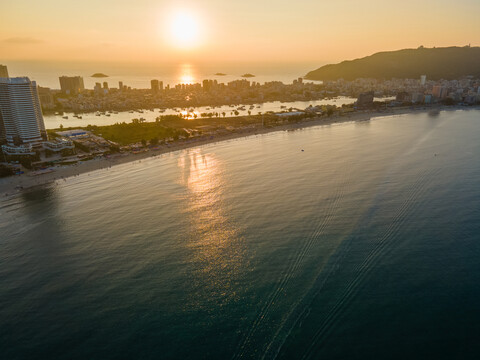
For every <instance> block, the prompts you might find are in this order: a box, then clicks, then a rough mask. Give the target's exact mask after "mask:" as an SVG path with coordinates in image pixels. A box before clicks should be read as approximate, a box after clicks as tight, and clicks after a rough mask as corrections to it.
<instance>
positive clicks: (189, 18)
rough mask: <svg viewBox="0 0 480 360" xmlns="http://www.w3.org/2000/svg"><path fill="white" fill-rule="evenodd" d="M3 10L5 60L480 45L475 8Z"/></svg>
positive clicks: (379, 4) (474, 1)
mask: <svg viewBox="0 0 480 360" xmlns="http://www.w3.org/2000/svg"><path fill="white" fill-rule="evenodd" d="M0 3H1V5H0V7H1V11H0V62H2V61H3V62H6V61H7V60H54V61H59V60H75V61H79V60H80V61H83V60H88V61H119V62H124V61H134V62H137V61H138V62H156V61H164V62H180V61H181V62H184V61H190V62H195V61H197V62H209V61H215V62H219V61H276V62H295V61H298V62H301V61H319V62H325V61H341V60H343V59H352V58H357V57H362V56H366V55H370V54H372V53H374V52H378V51H384V50H396V49H401V48H416V47H418V46H420V45H424V46H426V47H433V46H437V47H440V46H452V45H458V46H463V45H467V44H469V43H471V44H472V46H473V45H480V21H478V16H479V14H480V1H479V0H457V1H455V2H454V1H451V0H449V1H446V0H435V1H433V0H422V1H418V0H416V1H412V0H403V1H386V0H385V1H380V0H366V1H362V0H296V1H292V0H288V1H287V0H241V1H240V0H236V1H228V0H203V1H202V0H197V1H190V2H188V1H162V0H156V1H154V0H136V1H126V0H82V1H76V0H75V1H72V0H63V1H60V0H42V1H37V0H0Z"/></svg>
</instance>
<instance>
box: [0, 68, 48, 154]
mask: <svg viewBox="0 0 480 360" xmlns="http://www.w3.org/2000/svg"><path fill="white" fill-rule="evenodd" d="M0 137H2V138H3V139H5V140H6V141H7V144H8V145H9V146H19V145H35V144H40V143H41V142H42V141H43V140H46V139H47V135H46V131H45V124H44V122H43V115H42V109H41V107H40V100H39V97H38V91H37V84H36V83H35V81H30V79H29V78H28V77H15V78H0Z"/></svg>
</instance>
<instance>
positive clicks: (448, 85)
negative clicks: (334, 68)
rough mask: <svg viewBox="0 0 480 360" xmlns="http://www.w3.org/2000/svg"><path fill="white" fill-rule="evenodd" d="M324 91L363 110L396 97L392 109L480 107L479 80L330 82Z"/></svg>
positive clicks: (424, 78)
mask: <svg viewBox="0 0 480 360" xmlns="http://www.w3.org/2000/svg"><path fill="white" fill-rule="evenodd" d="M324 85H325V91H326V93H327V94H329V95H330V96H339V95H342V96H351V97H357V98H358V103H359V104H360V105H361V106H367V105H369V104H372V103H373V99H374V97H387V96H390V97H395V100H394V101H393V102H392V104H391V105H402V104H408V103H412V104H431V103H436V102H446V103H461V104H467V105H473V104H477V103H480V79H474V78H464V79H461V80H440V81H430V80H427V77H426V76H425V75H422V76H421V77H420V79H391V80H384V81H380V80H376V79H357V80H355V81H345V80H337V81H327V82H325V83H324Z"/></svg>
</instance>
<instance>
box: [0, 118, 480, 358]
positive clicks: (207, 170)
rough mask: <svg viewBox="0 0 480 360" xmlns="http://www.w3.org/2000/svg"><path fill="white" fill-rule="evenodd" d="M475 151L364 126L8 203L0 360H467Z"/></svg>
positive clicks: (95, 179)
mask: <svg viewBox="0 0 480 360" xmlns="http://www.w3.org/2000/svg"><path fill="white" fill-rule="evenodd" d="M479 137H480V111H476V110H472V111H448V112H441V113H440V114H439V115H438V116H431V115H429V114H427V113H421V114H411V115H401V116H391V117H384V118H375V119H372V120H369V121H359V122H355V123H342V124H334V125H328V126H318V127H309V128H304V129H299V130H296V131H284V132H273V133H269V134H264V135H258V136H250V137H247V138H241V139H235V140H230V141H224V142H219V143H216V144H210V145H206V146H201V147H196V148H191V149H187V150H182V151H178V152H174V153H170V154H165V155H163V156H160V157H155V158H150V159H147V160H142V161H141V162H135V163H130V164H123V165H118V166H114V167H112V168H110V169H104V170H99V171H95V172H92V173H88V174H82V175H80V176H77V177H74V178H69V179H67V180H66V181H61V182H57V184H52V185H49V186H45V187H41V188H36V189H34V190H31V191H25V192H21V193H18V194H17V195H14V196H9V197H5V198H3V199H2V200H0V285H1V286H0V358H2V359H26V358H28V359H48V358H57V359H119V358H122V359H125V358H141V359H262V358H265V359H273V358H278V359H318V358H325V359H355V358H363V359H365V358H379V359H385V358H389V359H391V358H399V359H400V358H401V359H407V358H435V359H438V358H444V359H451V358H462V359H464V358H478V356H479V354H480V342H479V341H478V338H479V335H480V310H479V309H480V307H479V301H478V299H479V297H480V285H479V284H480V266H479V257H480V186H479V185H480V161H478V159H479V156H480V142H479V141H478V139H479Z"/></svg>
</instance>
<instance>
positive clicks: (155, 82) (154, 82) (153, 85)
mask: <svg viewBox="0 0 480 360" xmlns="http://www.w3.org/2000/svg"><path fill="white" fill-rule="evenodd" d="M150 88H151V90H152V92H154V93H157V92H159V90H160V84H159V82H158V80H150Z"/></svg>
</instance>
